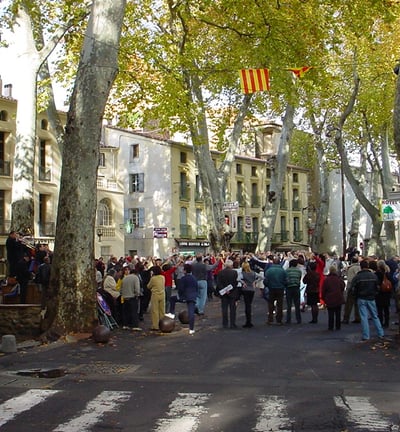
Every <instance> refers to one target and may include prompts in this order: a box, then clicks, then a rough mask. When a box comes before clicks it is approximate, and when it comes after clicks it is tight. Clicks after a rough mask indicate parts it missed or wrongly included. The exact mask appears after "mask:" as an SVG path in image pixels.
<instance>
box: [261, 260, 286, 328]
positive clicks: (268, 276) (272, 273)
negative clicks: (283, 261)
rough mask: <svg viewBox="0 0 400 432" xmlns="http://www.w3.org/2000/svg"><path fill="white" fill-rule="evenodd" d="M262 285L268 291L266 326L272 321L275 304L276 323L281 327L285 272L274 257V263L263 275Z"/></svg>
mask: <svg viewBox="0 0 400 432" xmlns="http://www.w3.org/2000/svg"><path fill="white" fill-rule="evenodd" d="M264 285H265V287H267V288H268V290H269V299H268V321H267V323H268V324H272V323H273V321H274V310H275V302H276V322H277V324H278V325H282V317H283V298H284V296H285V289H286V287H287V275H286V271H285V270H284V269H283V268H282V266H281V265H280V261H279V258H278V257H274V263H273V264H272V265H271V267H269V268H268V270H266V271H265V273H264Z"/></svg>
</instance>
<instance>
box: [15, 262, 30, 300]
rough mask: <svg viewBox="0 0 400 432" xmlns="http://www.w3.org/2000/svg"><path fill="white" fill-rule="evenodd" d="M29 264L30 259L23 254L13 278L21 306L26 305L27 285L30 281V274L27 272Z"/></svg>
mask: <svg viewBox="0 0 400 432" xmlns="http://www.w3.org/2000/svg"><path fill="white" fill-rule="evenodd" d="M30 263H31V257H30V255H29V254H28V253H24V256H23V257H22V258H21V259H20V260H19V261H18V263H17V268H16V274H15V276H16V278H17V281H18V283H19V289H20V303H21V304H24V303H26V295H27V292H28V284H29V281H30V280H31V279H32V273H31V272H30V271H29V267H30Z"/></svg>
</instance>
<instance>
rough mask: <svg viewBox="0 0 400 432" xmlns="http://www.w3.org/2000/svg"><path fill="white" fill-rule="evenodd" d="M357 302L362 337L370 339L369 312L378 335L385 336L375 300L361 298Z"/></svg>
mask: <svg viewBox="0 0 400 432" xmlns="http://www.w3.org/2000/svg"><path fill="white" fill-rule="evenodd" d="M357 304H358V309H359V311H360V318H361V328H362V338H363V339H369V322H368V313H369V315H370V316H371V318H372V323H373V324H374V327H375V330H376V332H377V334H378V337H382V336H384V331H383V328H382V324H381V322H380V321H379V318H378V314H377V312H376V304H375V300H364V299H360V298H359V299H357Z"/></svg>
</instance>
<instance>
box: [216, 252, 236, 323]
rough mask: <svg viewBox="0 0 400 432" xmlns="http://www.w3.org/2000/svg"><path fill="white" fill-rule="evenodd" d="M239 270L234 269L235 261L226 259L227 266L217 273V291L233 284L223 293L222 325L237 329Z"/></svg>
mask: <svg viewBox="0 0 400 432" xmlns="http://www.w3.org/2000/svg"><path fill="white" fill-rule="evenodd" d="M237 277H238V274H237V271H236V270H234V269H233V261H231V260H226V261H225V268H224V269H223V270H221V271H220V272H219V273H218V274H217V293H220V292H221V290H222V289H224V288H226V287H228V286H229V285H232V289H231V290H230V291H229V292H226V293H224V294H222V295H221V293H220V297H221V311H222V327H223V328H228V323H229V324H230V325H229V326H230V328H231V329H236V328H237V326H236V302H237V300H238V299H239V288H238V286H237ZM228 311H229V315H228Z"/></svg>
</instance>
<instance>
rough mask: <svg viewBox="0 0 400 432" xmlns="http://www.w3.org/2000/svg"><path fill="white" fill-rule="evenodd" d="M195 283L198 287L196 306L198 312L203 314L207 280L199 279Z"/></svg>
mask: <svg viewBox="0 0 400 432" xmlns="http://www.w3.org/2000/svg"><path fill="white" fill-rule="evenodd" d="M197 285H198V287H199V288H198V291H197V300H196V308H197V311H198V313H199V314H203V313H204V307H205V305H206V301H207V281H206V280H199V281H197Z"/></svg>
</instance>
